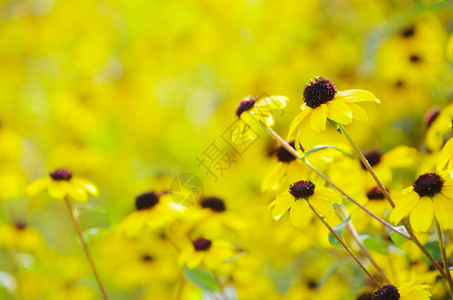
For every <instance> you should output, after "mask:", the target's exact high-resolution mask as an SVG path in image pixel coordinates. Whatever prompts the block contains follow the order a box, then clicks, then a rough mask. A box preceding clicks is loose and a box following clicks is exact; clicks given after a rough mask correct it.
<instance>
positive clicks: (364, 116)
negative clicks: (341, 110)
mask: <svg viewBox="0 0 453 300" xmlns="http://www.w3.org/2000/svg"><path fill="white" fill-rule="evenodd" d="M346 104H347V105H348V106H349V108H350V109H351V111H352V117H353V118H354V119H356V120H359V121H363V122H365V121H368V113H367V112H366V110H364V109H363V108H361V107H360V106H358V105H357V104H355V103H346Z"/></svg>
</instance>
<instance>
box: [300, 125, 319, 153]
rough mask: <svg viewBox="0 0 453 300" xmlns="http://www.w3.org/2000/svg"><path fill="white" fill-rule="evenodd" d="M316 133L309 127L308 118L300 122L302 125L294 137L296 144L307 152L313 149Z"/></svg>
mask: <svg viewBox="0 0 453 300" xmlns="http://www.w3.org/2000/svg"><path fill="white" fill-rule="evenodd" d="M317 136H318V135H317V134H316V132H315V131H314V130H313V129H312V128H311V126H310V120H309V118H307V119H305V120H303V121H302V124H301V125H300V127H299V132H298V133H297V136H296V144H300V145H302V147H303V148H304V149H305V150H307V149H311V148H313V146H315V145H316V141H317V140H318V139H317Z"/></svg>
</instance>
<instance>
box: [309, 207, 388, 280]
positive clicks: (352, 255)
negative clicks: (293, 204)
mask: <svg viewBox="0 0 453 300" xmlns="http://www.w3.org/2000/svg"><path fill="white" fill-rule="evenodd" d="M308 206H309V207H310V208H311V210H312V211H313V212H314V213H315V215H316V216H317V217H318V218H319V219H320V220H321V222H322V223H323V224H324V225H325V226H326V227H327V229H329V231H330V232H331V233H332V234H333V236H334V237H335V238H336V239H337V241H338V242H339V243H340V244H341V245H342V246H343V248H344V249H345V250H346V252H348V254H349V255H350V256H351V257H352V259H354V261H355V262H356V263H357V264H358V265H359V267H360V268H361V269H362V270H363V272H365V274H366V275H367V276H368V277H369V278H370V279H371V281H373V283H374V284H375V285H376V287H378V288H381V287H382V285H381V284H380V283H379V281H377V279H376V278H375V277H374V276H373V275H372V274H371V273H370V272H368V270H367V269H366V268H365V266H364V265H363V264H362V263H361V262H360V260H359V258H358V257H357V256H356V255H355V254H354V252H352V250H351V248H349V246H348V245H347V244H346V243H345V242H344V241H343V239H342V238H341V237H340V236H339V235H338V234H337V233H336V232H335V230H333V228H332V227H330V225H329V223H327V221H326V220H325V219H324V217H323V216H321V215H320V214H319V213H318V212H317V211H316V209H314V208H313V206H311V204H310V203H308Z"/></svg>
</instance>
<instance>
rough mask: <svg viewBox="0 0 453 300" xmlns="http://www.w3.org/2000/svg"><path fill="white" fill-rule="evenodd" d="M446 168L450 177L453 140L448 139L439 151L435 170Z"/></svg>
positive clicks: (452, 168) (452, 172) (452, 171)
mask: <svg viewBox="0 0 453 300" xmlns="http://www.w3.org/2000/svg"><path fill="white" fill-rule="evenodd" d="M445 167H447V170H448V172H450V175H451V174H453V138H451V139H449V140H448V142H447V143H446V144H445V146H444V147H443V148H442V151H440V155H439V159H438V161H437V170H438V171H442V170H443V169H445Z"/></svg>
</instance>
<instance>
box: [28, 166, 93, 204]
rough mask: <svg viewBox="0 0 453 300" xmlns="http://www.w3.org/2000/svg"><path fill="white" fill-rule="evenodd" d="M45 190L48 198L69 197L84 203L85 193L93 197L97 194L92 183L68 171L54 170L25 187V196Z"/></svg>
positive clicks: (31, 195)
mask: <svg viewBox="0 0 453 300" xmlns="http://www.w3.org/2000/svg"><path fill="white" fill-rule="evenodd" d="M46 190H47V192H48V193H49V196H50V197H52V198H54V199H57V200H63V199H64V198H65V197H67V196H69V197H70V198H71V199H73V200H75V201H78V202H86V201H87V200H88V195H87V193H89V194H91V195H93V196H95V197H97V196H98V194H99V192H98V189H97V187H96V186H95V185H94V184H93V183H91V182H90V181H88V180H86V179H83V178H81V177H78V176H74V175H73V174H72V173H71V171H69V170H68V169H56V170H54V171H53V172H50V173H49V175H48V176H46V177H43V178H40V179H37V180H35V181H33V182H32V183H30V184H29V185H28V187H27V195H28V196H29V197H34V196H36V195H38V194H40V193H42V192H44V191H46Z"/></svg>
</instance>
